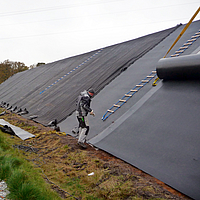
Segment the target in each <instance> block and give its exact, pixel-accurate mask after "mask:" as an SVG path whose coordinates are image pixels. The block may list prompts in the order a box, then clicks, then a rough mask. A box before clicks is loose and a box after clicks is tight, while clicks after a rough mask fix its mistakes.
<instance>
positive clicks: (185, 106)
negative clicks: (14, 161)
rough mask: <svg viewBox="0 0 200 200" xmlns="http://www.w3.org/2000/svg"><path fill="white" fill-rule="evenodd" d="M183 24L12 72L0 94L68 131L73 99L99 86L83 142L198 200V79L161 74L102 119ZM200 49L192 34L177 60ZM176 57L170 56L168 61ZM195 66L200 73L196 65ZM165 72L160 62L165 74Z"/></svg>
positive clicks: (72, 122) (193, 30) (149, 69)
mask: <svg viewBox="0 0 200 200" xmlns="http://www.w3.org/2000/svg"><path fill="white" fill-rule="evenodd" d="M183 27H184V26H177V27H174V28H172V29H167V30H164V31H161V32H158V33H154V34H151V35H147V36H144V37H141V38H138V39H135V40H131V41H128V42H124V43H121V44H117V45H113V46H110V47H106V48H103V49H99V50H97V51H93V52H89V53H86V54H83V55H79V56H75V57H71V58H67V59H64V60H61V61H57V62H54V63H50V64H47V65H44V66H40V67H39V68H35V69H32V70H28V71H25V72H22V73H18V74H16V75H14V76H13V77H11V78H9V79H8V80H7V81H5V82H4V83H3V84H1V85H0V97H1V99H0V100H1V101H5V102H9V103H10V105H17V106H18V107H23V108H24V107H26V108H27V110H29V114H28V115H27V116H25V117H29V116H30V115H38V116H39V117H38V118H37V119H35V120H37V121H38V122H39V123H42V124H44V125H46V124H47V123H48V122H49V121H51V120H53V119H54V118H57V119H58V121H59V122H60V123H59V126H60V128H61V131H64V132H66V133H69V134H72V133H71V129H72V128H74V127H75V126H77V121H76V118H75V116H74V113H73V111H74V109H75V100H76V97H77V96H78V94H79V92H81V91H82V90H84V89H88V88H90V87H93V88H94V89H95V90H96V91H97V94H96V96H95V97H94V99H93V101H92V108H93V109H94V112H95V114H96V116H95V117H89V123H90V133H89V135H88V142H89V143H92V144H93V145H95V146H96V147H98V148H101V149H103V150H105V151H107V152H109V153H111V154H113V155H115V156H116V157H118V158H121V159H122V160H124V161H126V162H128V163H130V164H132V165H134V166H136V167H138V168H139V169H141V170H143V171H145V172H146V173H149V174H151V175H152V176H154V177H156V178H158V179H160V180H161V181H163V182H165V183H166V184H168V185H170V186H171V187H173V188H175V189H177V190H179V191H180V192H182V193H184V194H186V195H188V196H190V197H191V198H194V199H200V190H199V188H200V157H199V152H200V145H199V141H200V140H199V139H200V134H199V128H200V127H199V126H200V125H199V117H200V113H199V109H200V101H199V100H200V99H199V98H200V94H199V93H200V88H199V87H200V84H199V83H200V82H199V80H196V79H195V80H193V79H187V80H177V79H176V78H175V79H174V80H159V81H158V82H157V86H155V87H152V83H153V81H154V79H152V80H151V81H150V82H149V83H147V84H146V85H145V86H144V87H142V89H140V91H138V92H137V93H135V94H134V95H133V97H131V98H130V99H129V100H128V101H127V103H125V104H124V105H123V106H122V107H121V108H120V109H118V110H117V111H116V112H114V113H113V114H112V115H110V116H109V117H108V118H107V119H106V120H105V121H103V120H102V117H103V115H104V114H105V112H106V111H107V109H109V108H110V107H111V106H112V105H113V104H115V103H116V102H117V101H118V100H119V99H120V98H122V96H124V94H126V93H127V92H128V91H130V90H131V89H132V88H134V87H135V86H136V85H137V84H138V83H140V82H141V80H143V79H144V78H145V77H147V75H149V74H150V73H151V72H152V71H153V70H156V69H158V68H159V67H160V65H159V64H158V63H159V61H160V59H161V58H163V56H164V55H165V54H166V52H167V50H168V49H169V48H170V46H171V45H172V43H173V42H174V41H175V39H176V37H177V36H178V35H179V34H180V32H181V30H182V29H183ZM199 27H200V21H196V22H193V23H192V24H191V25H190V26H189V28H188V29H187V31H186V32H185V34H184V35H183V36H182V37H181V39H180V40H179V41H178V42H177V44H176V45H175V46H174V48H173V49H172V50H171V52H170V53H169V54H168V56H167V58H166V59H168V58H169V57H170V55H171V54H174V52H175V51H177V50H178V49H179V48H180V47H181V46H183V44H184V43H186V42H187V40H189V39H191V37H192V36H194V35H195V33H196V32H198V31H199ZM199 47H200V39H198V38H197V40H196V41H195V42H194V43H192V45H190V46H189V47H188V48H187V49H186V50H185V51H184V52H183V53H181V54H180V55H179V57H178V58H180V59H181V57H185V56H186V57H187V56H191V57H193V54H197V53H198V52H199V51H200V48H199ZM194 56H195V55H194ZM169 59H170V60H171V58H169ZM175 59H176V58H174V59H172V61H170V62H171V63H172V64H174V63H175ZM181 60H182V59H181ZM192 60H193V59H190V62H191V64H192ZM197 60H198V59H197ZM181 62H182V61H180V62H179V63H178V64H179V65H180V66H179V69H180V68H181V65H182V64H181ZM164 64H166V63H165V61H164ZM166 65H167V64H166ZM157 67H158V68H157ZM187 67H189V66H187ZM126 68H127V69H126ZM125 69H126V70H125ZM168 69H169V68H168V67H166V71H168ZM195 70H197V72H199V70H198V66H197V67H195ZM166 71H165V68H164V75H165V76H166ZM172 71H173V70H172ZM177 71H179V70H177ZM68 73H69V74H68ZM71 113H73V114H72V115H70V114H71ZM64 119H65V120H64Z"/></svg>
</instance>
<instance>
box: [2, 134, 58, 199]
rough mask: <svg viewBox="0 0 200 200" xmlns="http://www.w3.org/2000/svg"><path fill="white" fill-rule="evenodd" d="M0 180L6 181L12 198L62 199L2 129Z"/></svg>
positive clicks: (9, 196)
mask: <svg viewBox="0 0 200 200" xmlns="http://www.w3.org/2000/svg"><path fill="white" fill-rule="evenodd" d="M0 155H1V156H0V180H4V181H6V183H7V185H8V190H9V191H10V194H9V195H8V197H7V198H9V199H12V200H27V199H29V200H60V199H61V198H60V197H59V196H58V194H57V193H55V192H53V191H52V190H51V189H50V187H49V185H48V184H47V183H45V181H44V180H43V179H42V176H41V173H40V171H39V170H38V169H35V168H33V166H32V165H31V164H30V163H28V162H27V161H26V160H24V159H23V158H21V156H20V154H19V152H18V151H16V150H14V149H13V148H12V144H11V142H10V141H9V139H8V138H7V137H5V136H4V133H2V132H1V131H0Z"/></svg>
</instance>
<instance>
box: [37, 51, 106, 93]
mask: <svg viewBox="0 0 200 200" xmlns="http://www.w3.org/2000/svg"><path fill="white" fill-rule="evenodd" d="M102 51H103V48H102V49H100V50H99V51H97V52H96V53H94V54H93V55H91V56H90V57H89V58H87V59H86V60H85V61H83V62H82V63H81V64H79V65H78V66H77V67H75V68H74V69H72V70H71V71H70V72H68V73H67V74H65V75H63V76H62V77H60V78H59V79H58V80H56V81H55V82H54V83H52V84H51V85H49V86H48V87H46V88H45V89H44V90H43V91H41V92H40V94H42V93H44V92H45V91H46V90H48V89H49V88H51V87H52V86H54V85H55V84H56V83H58V82H59V81H61V80H62V79H63V78H65V77H67V76H68V75H70V74H71V73H72V72H74V71H75V70H77V69H78V68H80V67H82V66H83V65H85V64H86V63H87V62H88V61H89V60H91V59H92V58H94V57H95V56H96V55H98V54H99V53H101V52H102Z"/></svg>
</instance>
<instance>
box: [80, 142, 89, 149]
mask: <svg viewBox="0 0 200 200" xmlns="http://www.w3.org/2000/svg"><path fill="white" fill-rule="evenodd" d="M78 145H80V146H81V147H82V148H84V149H87V146H86V145H85V144H84V143H83V142H78Z"/></svg>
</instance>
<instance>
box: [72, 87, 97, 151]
mask: <svg viewBox="0 0 200 200" xmlns="http://www.w3.org/2000/svg"><path fill="white" fill-rule="evenodd" d="M93 95H94V90H93V89H92V88H91V89H89V90H88V91H86V90H85V91H83V92H81V93H80V95H79V96H78V99H77V102H76V117H77V120H78V123H79V128H78V131H77V133H79V136H78V144H79V145H80V146H81V147H83V148H87V147H86V145H85V144H84V143H85V141H86V137H87V135H88V132H89V122H88V117H87V115H88V113H89V114H90V115H93V116H95V114H94V112H93V110H92V109H91V108H90V103H91V98H92V97H93ZM72 131H73V130H72ZM73 132H75V131H73Z"/></svg>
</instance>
